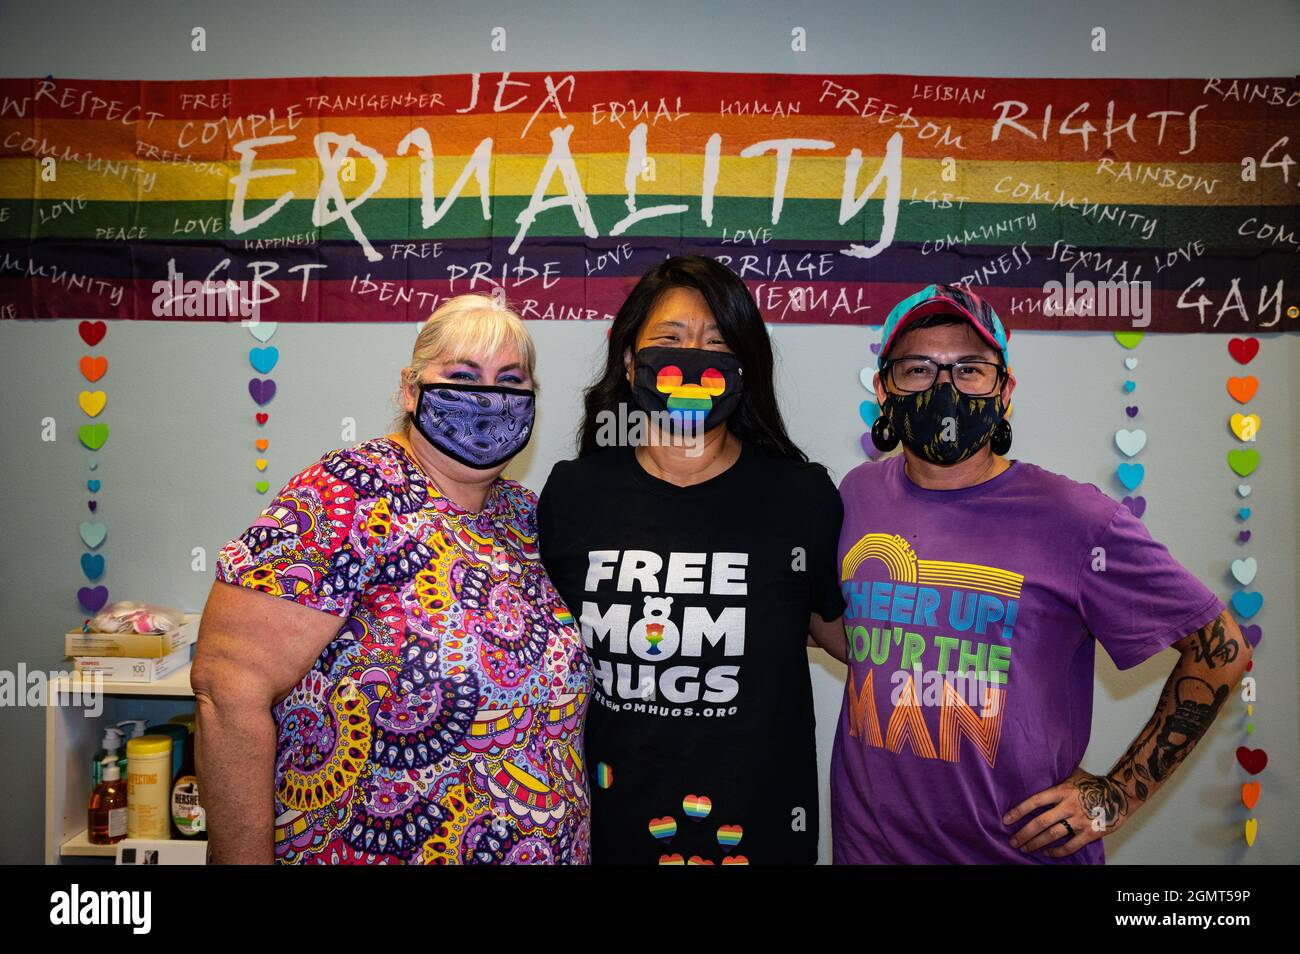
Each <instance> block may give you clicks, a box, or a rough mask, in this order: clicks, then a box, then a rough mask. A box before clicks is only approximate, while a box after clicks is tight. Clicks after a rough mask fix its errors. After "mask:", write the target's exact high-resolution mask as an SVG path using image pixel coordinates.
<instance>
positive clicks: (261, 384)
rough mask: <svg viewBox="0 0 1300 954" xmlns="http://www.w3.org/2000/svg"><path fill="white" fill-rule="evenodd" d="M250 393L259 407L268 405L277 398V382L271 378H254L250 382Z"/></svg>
mask: <svg viewBox="0 0 1300 954" xmlns="http://www.w3.org/2000/svg"><path fill="white" fill-rule="evenodd" d="M248 393H249V394H250V395H252V398H253V400H254V401H256V402H257V403H258V404H259V405H262V404H266V403H267V402H269V401H270V400H271V398H273V397H275V382H274V381H272V380H271V379H270V378H267V379H265V380H263V379H262V378H253V380H251V381H249V382H248Z"/></svg>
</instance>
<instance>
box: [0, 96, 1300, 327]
mask: <svg viewBox="0 0 1300 954" xmlns="http://www.w3.org/2000/svg"><path fill="white" fill-rule="evenodd" d="M1297 87H1300V83H1298V82H1297V81H1296V80H1294V79H1289V78H1274V79H1268V78H1259V79H1213V78H1210V79H1172V80H1169V79H1113V80H1075V79H986V78H954V77H933V76H896V75H876V74H867V75H816V74H798V75H787V74H772V73H761V74H749V73H744V74H741V73H705V72H639V71H631V70H629V71H612V72H576V73H566V72H538V73H493V74H489V73H474V74H457V75H445V76H404V77H295V78H289V79H244V80H212V81H188V80H187V81H167V82H149V81H145V82H124V81H102V80H75V79H56V78H53V77H46V78H44V79H35V78H23V79H2V80H0V318H14V319H22V318H51V317H53V318H136V319H156V320H177V321H196V320H198V321H202V320H226V321H231V320H240V319H241V318H244V317H246V313H245V309H247V310H248V312H249V313H252V314H255V315H256V316H257V318H259V319H260V320H268V321H419V320H422V319H423V318H424V317H426V316H427V315H428V314H429V313H430V312H431V311H432V310H433V309H434V308H435V307H436V306H437V305H438V303H439V301H440V300H442V299H443V298H445V297H447V296H452V295H458V294H463V293H465V292H471V291H473V292H480V293H485V294H496V295H498V296H503V297H504V299H505V300H506V301H508V302H509V303H510V304H512V305H513V306H515V307H516V308H517V309H519V311H520V312H521V314H523V315H524V316H525V317H527V318H537V319H605V318H609V317H611V316H612V315H613V313H614V312H615V311H616V310H617V309H618V307H619V305H620V303H621V302H622V301H623V299H624V297H625V296H626V294H627V292H628V290H629V289H630V288H631V286H632V285H633V284H634V283H635V281H636V279H637V277H638V276H640V275H641V274H642V273H643V272H645V271H646V269H647V268H649V267H650V266H651V265H653V264H654V263H655V262H656V261H658V260H660V259H662V258H664V257H666V256H670V255H677V254H701V255H708V256H713V257H715V258H717V259H719V260H722V261H724V262H726V263H727V264H728V265H729V266H730V267H731V268H732V269H734V270H735V271H736V272H737V273H738V274H739V275H740V276H741V277H742V278H743V279H744V280H745V281H746V283H747V284H748V286H749V288H750V289H751V291H752V292H753V294H754V296H755V298H756V300H757V301H758V303H759V306H760V308H761V309H762V312H763V314H764V316H765V318H767V320H768V321H770V322H773V323H776V322H820V323H834V324H879V323H881V322H883V321H884V319H885V316H886V315H887V313H888V311H889V308H890V307H891V306H892V305H893V304H894V303H896V302H897V301H898V300H899V299H901V298H902V297H904V296H905V295H907V294H909V293H910V292H913V291H915V290H917V289H918V288H920V287H921V286H923V285H926V284H928V283H929V282H932V281H941V282H953V283H960V284H965V285H968V286H969V287H970V288H971V289H972V290H973V291H975V292H977V293H978V294H980V295H982V296H984V297H986V298H987V299H988V300H989V301H990V302H991V303H992V304H993V305H994V307H995V308H997V310H998V312H999V313H1000V314H1001V315H1002V316H1003V319H1004V320H1005V321H1006V323H1007V324H1008V325H1009V326H1010V327H1011V328H1012V329H1020V328H1024V329H1051V330H1064V331H1069V330H1111V331H1113V330H1121V329H1131V328H1133V327H1145V328H1146V330H1149V331H1165V332H1197V331H1203V332H1220V333H1242V332H1254V331H1268V330H1274V331H1286V330H1296V329H1300V321H1297V320H1295V318H1294V317H1292V316H1294V315H1296V314H1300V307H1298V306H1300V288H1298V287H1297V285H1298V283H1300V278H1298V275H1300V268H1297V264H1298V263H1300V237H1298V236H1300V223H1298V222H1297V199H1298V198H1300V192H1298V191H1297V187H1298V186H1300V89H1298V88H1297ZM1052 283H1058V284H1057V285H1053V284H1052ZM1058 285H1059V286H1065V294H1064V295H1062V294H1061V293H1060V292H1059V291H1058ZM1144 285H1145V287H1146V288H1147V289H1148V291H1149V308H1148V310H1147V312H1146V315H1145V324H1143V323H1142V322H1141V321H1140V320H1139V319H1138V318H1135V317H1133V316H1132V315H1129V314H1127V313H1124V314H1116V313H1114V309H1115V307H1117V306H1116V304H1115V300H1114V298H1113V297H1112V298H1111V300H1110V303H1109V305H1108V304H1107V295H1106V294H1105V293H1104V292H1103V289H1104V288H1106V287H1109V288H1111V289H1114V288H1117V287H1122V288H1124V289H1130V290H1131V289H1137V288H1140V287H1143V286H1144ZM217 290H223V291H222V293H221V294H211V292H213V291H217ZM205 293H206V294H205ZM1053 302H1054V303H1053ZM1062 302H1064V304H1062ZM1288 312H1290V315H1288Z"/></svg>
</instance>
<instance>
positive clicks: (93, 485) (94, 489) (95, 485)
mask: <svg viewBox="0 0 1300 954" xmlns="http://www.w3.org/2000/svg"><path fill="white" fill-rule="evenodd" d="M86 489H87V490H89V491H90V492H91V493H92V494H97V493H99V481H98V480H88V481H86Z"/></svg>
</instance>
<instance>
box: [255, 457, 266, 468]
mask: <svg viewBox="0 0 1300 954" xmlns="http://www.w3.org/2000/svg"><path fill="white" fill-rule="evenodd" d="M254 463H256V464H257V469H258V470H266V458H265V457H259V458H258V459H257V460H256V461H254Z"/></svg>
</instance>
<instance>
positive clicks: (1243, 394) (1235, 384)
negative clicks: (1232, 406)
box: [1228, 374, 1259, 404]
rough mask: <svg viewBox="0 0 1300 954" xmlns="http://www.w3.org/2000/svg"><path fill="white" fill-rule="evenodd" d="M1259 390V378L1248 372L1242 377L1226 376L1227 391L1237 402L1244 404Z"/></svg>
mask: <svg viewBox="0 0 1300 954" xmlns="http://www.w3.org/2000/svg"><path fill="white" fill-rule="evenodd" d="M1258 390H1259V378H1257V377H1255V376H1254V375H1253V374H1248V375H1246V376H1245V377H1244V378H1228V393H1229V394H1231V395H1232V399H1233V400H1234V401H1236V402H1237V403H1238V404H1245V403H1246V402H1247V401H1249V400H1250V399H1251V398H1253V397H1254V396H1255V392H1256V391H1258Z"/></svg>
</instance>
